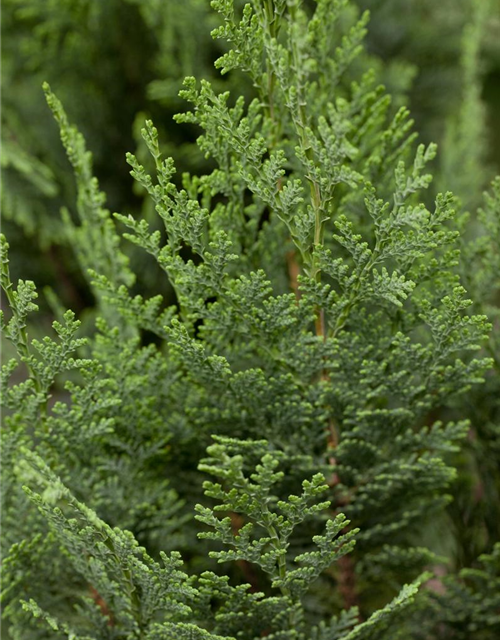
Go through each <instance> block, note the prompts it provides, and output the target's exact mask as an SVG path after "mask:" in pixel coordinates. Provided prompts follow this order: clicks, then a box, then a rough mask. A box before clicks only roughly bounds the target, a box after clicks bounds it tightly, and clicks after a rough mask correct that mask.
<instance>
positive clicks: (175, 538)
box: [1, 0, 500, 640]
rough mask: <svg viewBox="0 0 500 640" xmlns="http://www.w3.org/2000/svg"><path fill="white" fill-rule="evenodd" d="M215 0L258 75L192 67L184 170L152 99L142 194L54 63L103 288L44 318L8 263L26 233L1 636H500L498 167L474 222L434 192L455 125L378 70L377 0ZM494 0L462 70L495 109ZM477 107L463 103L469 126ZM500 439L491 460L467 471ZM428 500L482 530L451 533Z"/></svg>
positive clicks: (12, 303)
mask: <svg viewBox="0 0 500 640" xmlns="http://www.w3.org/2000/svg"><path fill="white" fill-rule="evenodd" d="M14 4H16V3H15V2H14V1H13V0H11V5H14ZM77 4H78V3H75V6H73V3H69V4H68V6H67V7H66V9H67V10H68V11H69V13H70V14H71V12H72V11H73V10H76V8H77ZM127 4H128V5H129V6H132V5H137V6H136V8H137V11H139V12H140V15H141V16H142V17H143V19H144V21H145V22H146V23H147V24H148V25H150V26H151V27H152V28H153V33H155V34H158V33H160V34H164V33H165V32H166V31H168V29H169V28H171V27H170V26H169V23H168V21H167V20H166V19H165V16H167V15H170V14H169V11H170V9H169V10H165V11H166V13H163V12H162V11H161V9H160V5H159V4H157V3H155V2H130V3H127ZM181 4H182V3H179V4H178V3H173V4H172V6H175V7H176V8H177V9H179V12H182V11H184V10H185V9H181V8H180V7H181ZM212 5H213V9H214V10H215V13H216V14H218V23H217V24H218V26H217V27H216V29H215V30H214V31H213V36H214V37H215V38H217V39H219V40H221V41H222V44H221V46H222V48H223V52H222V55H221V56H220V57H219V58H218V60H217V61H216V63H215V67H216V68H217V69H220V71H221V73H222V74H224V75H225V74H228V77H229V78H237V79H238V78H240V77H243V76H246V77H247V80H246V81H241V82H242V84H241V86H242V87H243V90H242V91H238V93H235V91H234V90H231V91H230V90H226V89H227V88H228V87H232V86H233V84H232V83H233V80H228V81H227V84H226V85H225V86H224V87H222V86H221V82H220V81H217V82H212V81H210V80H209V79H206V78H204V79H202V80H201V81H200V82H198V81H197V80H195V78H194V77H192V76H188V77H187V78H186V80H185V81H184V85H183V87H182V89H181V91H180V94H179V95H180V97H181V99H182V100H185V101H187V102H188V103H189V104H190V108H191V111H186V112H182V113H180V114H178V115H177V116H176V120H177V122H178V123H179V125H180V127H179V128H180V129H182V128H190V130H195V131H197V132H198V134H199V137H198V139H197V147H198V152H199V154H198V158H197V160H196V161H193V164H192V167H191V168H194V170H191V171H190V172H189V173H188V172H182V175H179V173H178V172H177V171H176V165H177V166H178V165H179V164H180V166H181V167H182V166H183V163H184V161H185V160H186V158H185V157H184V158H183V157H182V153H180V154H179V155H180V159H179V158H176V161H175V162H174V159H173V158H171V157H168V156H165V153H164V151H163V149H162V147H163V144H162V142H161V141H162V140H163V138H164V135H163V133H162V129H163V127H162V126H159V127H158V128H156V127H155V125H154V124H153V121H152V120H151V119H149V118H146V121H145V126H144V127H143V128H142V130H141V136H142V141H143V143H141V146H139V148H138V150H137V151H136V153H135V154H132V153H129V154H127V162H128V164H129V165H130V167H131V172H130V173H131V176H132V177H133V179H134V180H135V182H136V184H137V193H138V194H140V196H141V198H142V197H144V198H145V202H147V203H148V204H147V205H145V206H144V207H143V210H142V212H140V211H139V210H138V209H139V208H140V207H135V208H134V207H132V208H131V209H130V208H129V207H126V208H125V211H126V213H123V214H115V215H114V216H112V215H111V214H110V212H109V211H108V210H107V209H106V208H105V200H106V197H105V195H104V193H103V191H101V190H100V187H99V183H98V181H97V178H96V177H95V176H94V167H93V164H92V157H91V154H90V152H89V151H88V150H87V147H86V143H85V140H84V137H83V135H82V134H81V133H80V132H79V131H78V129H77V128H76V127H75V126H73V125H71V124H70V123H69V120H68V118H67V116H66V112H65V111H64V109H63V107H62V105H61V102H60V101H59V100H58V98H57V97H56V96H55V95H54V94H53V93H52V92H51V90H50V89H49V87H48V85H45V93H46V98H47V102H48V104H49V107H50V109H51V110H52V112H53V114H54V116H55V119H56V121H57V123H58V125H59V129H60V135H61V140H62V143H63V147H64V148H65V150H66V153H67V155H68V158H69V161H70V163H71V165H72V167H73V171H74V174H75V179H76V202H77V207H76V216H75V218H74V219H73V218H72V217H71V216H70V214H68V213H63V221H62V229H63V234H64V237H65V242H66V244H67V246H68V247H71V251H72V252H73V253H74V255H75V256H76V258H77V261H78V266H79V270H80V271H81V273H82V274H83V275H84V277H85V278H86V280H87V285H88V287H89V289H90V290H91V291H92V293H93V294H94V296H95V299H96V308H95V310H94V311H95V313H94V314H87V316H86V318H85V320H86V323H85V324H84V325H83V326H81V325H80V321H78V320H76V315H75V314H74V313H73V312H72V311H64V310H63V306H64V305H62V304H60V303H59V302H57V301H55V302H54V300H55V297H54V295H53V294H52V295H51V294H49V296H50V301H51V302H52V304H53V306H54V307H55V308H56V309H57V318H58V320H56V321H55V322H53V324H52V329H53V333H52V334H50V335H45V337H43V338H41V339H37V337H36V333H35V331H34V325H33V324H32V323H31V322H30V317H31V314H35V313H38V316H37V317H38V318H41V317H42V316H41V314H40V313H39V312H38V308H37V305H36V304H35V302H34V301H35V300H36V299H37V292H36V288H35V285H34V284H33V283H32V282H30V281H24V280H19V281H18V283H17V285H15V284H14V283H13V282H12V279H11V275H10V270H9V257H8V254H7V251H8V248H9V247H8V244H7V242H6V241H5V240H4V239H3V237H2V262H1V286H2V290H3V291H4V293H5V297H6V300H7V303H8V309H7V310H6V314H5V315H6V318H4V317H2V331H3V334H4V336H5V338H6V339H7V340H8V341H9V344H10V345H11V346H10V349H11V351H12V357H9V358H8V359H7V360H6V362H5V364H4V366H3V368H2V403H3V407H4V418H3V422H4V429H3V432H2V438H3V447H2V475H3V479H2V482H3V488H4V491H3V502H4V504H3V525H4V529H5V530H6V535H5V536H3V538H4V539H3V543H4V549H5V551H4V557H5V571H4V575H5V578H4V582H5V588H4V592H3V600H4V603H5V607H4V620H5V629H6V632H7V633H8V634H9V636H10V637H12V638H13V639H18V638H19V639H20V638H25V637H29V638H33V639H38V638H40V639H46V638H47V639H48V638H64V637H68V638H76V639H90V638H99V639H101V638H103V639H107V638H109V639H110V640H111V639H115V638H116V639H120V640H121V639H123V640H132V639H135V638H137V639H138V638H143V639H146V640H153V639H171V638H172V639H173V638H190V639H198V638H199V639H200V640H201V639H204V638H207V639H208V638H213V639H214V640H236V639H237V638H238V639H239V640H247V639H248V640H256V639H257V638H260V637H268V638H271V639H273V640H278V639H282V640H285V639H287V640H292V639H294V638H296V639H297V640H299V639H300V640H334V639H336V640H388V639H389V638H391V640H392V639H394V638H415V639H416V640H418V639H419V638H426V640H441V639H443V640H453V639H454V638H460V637H464V636H461V635H457V634H459V633H462V632H464V633H465V631H467V633H469V634H470V633H476V634H477V637H478V638H480V640H483V639H484V640H490V638H491V639H493V638H494V637H495V635H494V634H495V633H496V632H497V631H498V611H497V609H498V598H497V597H496V595H495V594H496V591H495V589H496V587H497V582H498V576H497V573H498V572H497V566H496V565H497V564H498V562H497V560H498V558H497V555H498V554H497V553H496V550H494V551H493V552H492V553H491V554H490V555H484V553H483V552H484V551H486V550H488V551H490V550H491V549H492V548H493V544H494V542H496V541H497V540H498V534H499V532H498V522H499V521H500V520H499V519H497V518H496V517H495V516H496V515H497V514H498V505H499V504H500V500H499V499H498V495H499V491H500V489H499V487H500V485H499V484H498V470H497V468H496V467H495V461H496V462H497V461H498V452H499V451H500V449H499V447H498V443H499V442H500V440H499V426H498V425H499V422H498V418H499V404H498V400H497V398H498V397H500V394H499V393H498V377H496V378H495V377H494V375H493V374H492V371H493V372H494V371H495V368H496V369H498V362H499V358H500V349H499V346H500V345H498V337H497V336H496V335H493V336H491V335H490V334H491V329H492V324H491V322H493V323H497V322H498V319H499V317H498V313H499V312H498V287H499V282H500V269H499V260H498V251H497V248H498V241H499V240H500V238H499V233H500V225H499V219H500V218H499V213H500V206H499V203H500V184H499V183H498V180H497V181H495V182H494V183H493V190H492V192H491V194H489V195H487V196H485V200H484V205H483V207H482V208H481V209H480V210H479V212H478V216H477V219H476V218H474V217H473V216H470V217H468V216H467V215H464V214H463V213H462V211H461V209H460V207H461V205H460V202H459V200H458V199H457V198H455V197H454V196H453V195H452V194H451V193H450V192H447V191H445V192H444V193H433V192H432V191H431V182H432V179H433V175H432V173H431V171H432V162H433V161H434V158H435V156H436V146H435V145H434V144H417V143H416V137H417V136H416V134H415V133H414V132H413V131H412V128H413V122H412V120H411V119H410V114H409V111H408V110H407V109H406V108H405V107H402V106H400V102H401V100H400V99H401V93H399V94H398V95H397V96H396V99H395V100H392V99H391V97H390V96H389V95H388V94H387V93H386V91H385V89H384V87H383V86H381V84H380V73H379V71H377V68H376V67H377V65H376V64H375V62H374V61H373V58H371V57H370V56H368V55H367V54H366V53H365V52H364V45H363V40H364V38H365V36H366V33H367V28H368V27H367V25H368V14H366V13H361V12H359V11H358V10H357V8H356V6H355V5H354V4H352V3H350V2H348V0H317V2H316V3H314V5H312V6H310V5H309V3H302V2H300V1H299V0H289V1H288V2H284V1H281V0H274V1H272V0H254V1H253V2H251V3H249V4H247V5H246V6H245V7H241V5H240V3H239V2H233V1H232V0H217V1H215V2H213V3H212ZM193 6H194V7H196V11H199V12H200V13H199V14H198V13H197V14H196V15H204V11H205V9H204V7H203V6H202V3H196V2H194V3H193ZM47 7H48V8H46V10H47V11H49V10H50V11H49V13H50V15H51V16H52V18H51V19H54V20H58V19H61V20H62V21H63V22H64V20H65V17H66V14H65V13H64V12H63V13H62V14H61V16H59V18H58V17H57V12H55V13H51V10H52V9H54V8H55V5H53V3H49V5H47ZM38 10H40V11H41V10H42V9H41V8H40V7H39V8H38ZM79 10H81V11H83V12H84V13H85V12H86V11H91V13H92V12H95V15H94V14H93V13H92V15H94V18H96V16H97V18H98V17H99V15H100V12H103V11H105V9H104V8H98V7H96V8H93V9H91V7H90V5H89V6H87V3H83V4H82V5H81V7H80V9H79ZM171 10H172V11H173V12H174V14H175V11H176V9H171ZM478 12H479V9H478ZM28 13H29V12H28ZM174 14H171V15H174ZM28 17H29V16H28ZM476 17H477V23H476V22H475V23H474V25H475V27H474V29H473V30H471V31H470V33H469V34H468V35H467V36H466V38H465V40H466V44H467V47H466V52H465V54H464V69H466V70H467V71H468V73H469V75H468V76H467V77H468V83H469V84H470V85H471V86H472V85H474V86H473V87H472V88H473V89H474V91H473V92H472V94H471V105H472V103H473V104H474V105H476V106H477V105H478V104H479V94H478V91H477V86H476V84H474V83H477V77H478V76H477V75H476V71H475V70H476V67H477V61H478V46H479V44H478V43H479V38H480V33H481V32H482V31H481V30H482V28H483V27H484V16H483V15H482V14H481V13H480V12H479V13H478V14H477V16H476ZM97 18H96V19H97ZM184 26H186V23H184ZM197 28H198V27H196V29H195V30H194V31H193V33H196V32H197ZM182 33H185V34H187V33H188V32H187V31H186V30H184V31H182ZM191 35H192V34H191V33H189V36H190V37H191ZM186 37H187V36H186ZM80 44H81V42H80V39H79V38H76V39H75V46H76V50H77V51H79V47H80ZM168 46H171V47H173V49H171V50H170V53H168V55H167V54H165V55H166V59H167V60H168V56H170V55H173V54H172V51H176V49H175V46H174V45H172V43H170V44H169V45H165V47H167V49H168ZM63 49H64V47H63ZM188 58H189V57H188ZM187 60H188V59H186V60H185V61H184V62H185V64H180V67H182V70H183V72H188V73H190V68H189V64H188V61H187ZM163 62H164V60H163ZM186 65H187V66H186ZM222 89H224V90H222ZM400 89H401V87H400ZM171 90H172V84H171V83H170V84H169V81H168V80H165V81H164V82H163V84H161V85H159V84H155V85H152V89H151V91H152V92H156V95H157V97H160V98H161V99H162V100H167V102H168V98H169V96H170V92H171ZM469 106H470V105H469ZM475 113H476V111H475V108H473V106H470V108H469V107H467V108H466V107H464V109H463V110H462V111H461V114H460V118H461V119H460V126H459V128H458V129H457V131H458V133H457V135H456V136H454V135H451V134H450V141H449V145H450V148H455V149H458V148H461V147H460V145H462V144H465V141H466V140H468V139H469V138H467V137H466V136H465V134H464V132H466V131H467V128H466V127H467V122H468V121H469V120H470V119H471V118H472V117H473V115H474V114H475ZM471 114H472V115H471ZM482 126H483V125H482V124H481V123H478V127H479V128H481V127H482ZM478 130H479V129H478ZM481 158H482V156H481V153H478V154H475V155H474V157H471V163H472V164H471V166H472V165H473V166H474V168H475V169H474V170H476V169H477V171H478V174H481V176H482V175H483V173H482V170H483V165H482V160H481ZM453 166H454V167H455V168H454V169H453V171H452V173H453V174H455V173H457V172H458V169H457V168H456V165H453ZM197 169H200V170H199V171H198V170H197ZM45 173H46V172H45ZM478 174H474V180H472V176H471V184H474V188H476V186H475V185H477V182H476V177H477V175H478ZM48 175H49V174H48V173H46V176H48ZM443 175H444V176H445V174H439V180H438V182H440V181H442V180H444V177H443ZM455 184H457V185H459V187H458V188H459V196H460V197H461V198H462V200H463V199H464V195H463V194H464V193H465V191H464V192H461V187H460V185H461V184H462V182H461V181H460V180H458V178H457V181H456V182H455ZM471 188H472V187H471ZM476 197H477V194H476V193H475V194H474V198H472V197H471V198H470V200H467V202H466V204H467V206H469V205H470V204H474V203H475V199H476ZM123 228H125V229H126V231H125V232H124V233H123V234H121V233H120V232H121V230H122V229H123ZM122 237H123V239H124V241H125V242H122ZM141 256H144V257H141ZM153 269H156V271H155V273H156V274H161V278H162V284H161V286H160V287H159V291H160V292H159V293H158V292H156V291H155V292H154V294H153V295H150V289H152V288H153V287H151V282H152V281H153V282H154V280H155V278H157V277H160V276H156V275H154V276H151V277H150V276H149V274H151V273H153ZM144 281H147V282H148V285H147V286H145V287H143V286H142V283H143V282H144ZM165 282H167V283H168V284H167V285H165ZM138 291H140V293H138ZM38 332H39V333H40V334H42V335H43V334H46V333H50V327H49V328H47V329H46V328H45V327H43V325H42V326H40V328H39V330H38ZM79 333H84V334H85V335H84V337H79ZM34 334H35V337H34ZM51 336H53V337H51ZM471 404H476V406H473V407H471V406H470V405H471ZM468 436H469V438H468ZM467 440H470V441H471V443H472V444H468V443H467ZM204 456H206V457H204ZM482 461H486V462H487V467H486V469H488V470H489V469H494V472H493V473H491V474H489V476H488V480H487V482H486V480H485V479H483V478H482V475H483V473H481V471H479V473H478V472H477V471H476V472H473V473H471V472H469V471H464V469H467V467H469V466H472V465H474V464H477V465H478V466H480V465H481V464H482ZM457 469H458V470H459V473H458V479H457ZM207 474H208V475H209V476H212V478H213V479H212V480H207V479H206V475H207ZM484 475H486V474H484ZM478 479H479V484H480V489H481V490H484V491H485V492H486V493H487V496H488V501H487V505H488V506H487V508H485V507H484V503H483V502H481V501H480V500H479V501H478V500H476V502H475V503H474V508H473V509H469V505H470V503H471V502H472V501H471V499H470V496H468V492H469V493H471V492H470V487H466V490H464V488H463V487H462V490H459V487H460V483H464V481H465V482H471V483H474V482H475V481H476V480H478ZM23 487H24V489H23ZM454 494H455V501H454V502H453V495H454ZM461 501H463V503H464V504H462V502H461ZM489 501H491V503H492V504H491V505H489ZM194 514H196V515H194ZM464 514H472V515H470V516H469V515H467V517H470V518H471V519H470V523H471V525H472V526H471V531H474V532H477V531H480V532H482V533H481V536H482V537H481V536H479V535H476V534H474V536H471V538H473V542H471V541H470V540H467V539H465V538H466V537H467V533H464V534H462V533H461V532H462V530H464V529H465V530H466V528H467V525H468V524H469V522H465V523H464V522H463V518H464ZM433 521H434V522H435V521H437V522H438V523H440V524H442V526H443V527H444V526H446V528H447V530H450V529H451V527H449V526H448V525H449V523H450V522H453V523H455V524H456V528H457V529H458V531H459V532H460V533H459V534H457V535H455V536H454V537H453V534H452V533H451V532H448V533H447V534H446V536H442V537H444V541H443V544H437V543H436V540H435V539H433V537H432V535H431V531H432V526H433ZM464 525H465V526H464ZM197 538H198V539H197ZM478 540H480V541H479V542H478ZM355 543H356V544H355ZM453 544H454V545H455V546H454V548H453V549H452V551H450V549H449V548H446V545H453ZM474 545H476V546H474ZM443 547H444V548H443ZM495 549H496V547H495ZM167 552H168V553H167ZM481 553H483V555H482V556H481V562H482V563H483V566H482V568H477V567H476V568H474V567H473V568H469V569H463V570H462V571H460V569H461V568H462V567H463V565H465V564H466V565H474V563H475V562H476V560H475V558H476V557H477V556H479V555H480V554H481ZM443 556H444V557H443ZM181 558H183V559H181ZM445 563H447V565H446V569H444V571H445V572H446V573H447V574H448V575H446V577H442V574H443V570H442V566H441V565H443V564H445ZM428 570H430V572H429V571H428ZM63 585H64V588H63ZM432 588H434V590H435V592H436V595H435V596H434V595H433V594H432ZM492 590H493V591H492ZM489 591H492V592H493V595H491V596H488V597H485V594H488V593H489ZM422 617H423V618H424V620H425V624H422V623H421V618H422ZM457 628H458V631H457Z"/></svg>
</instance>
